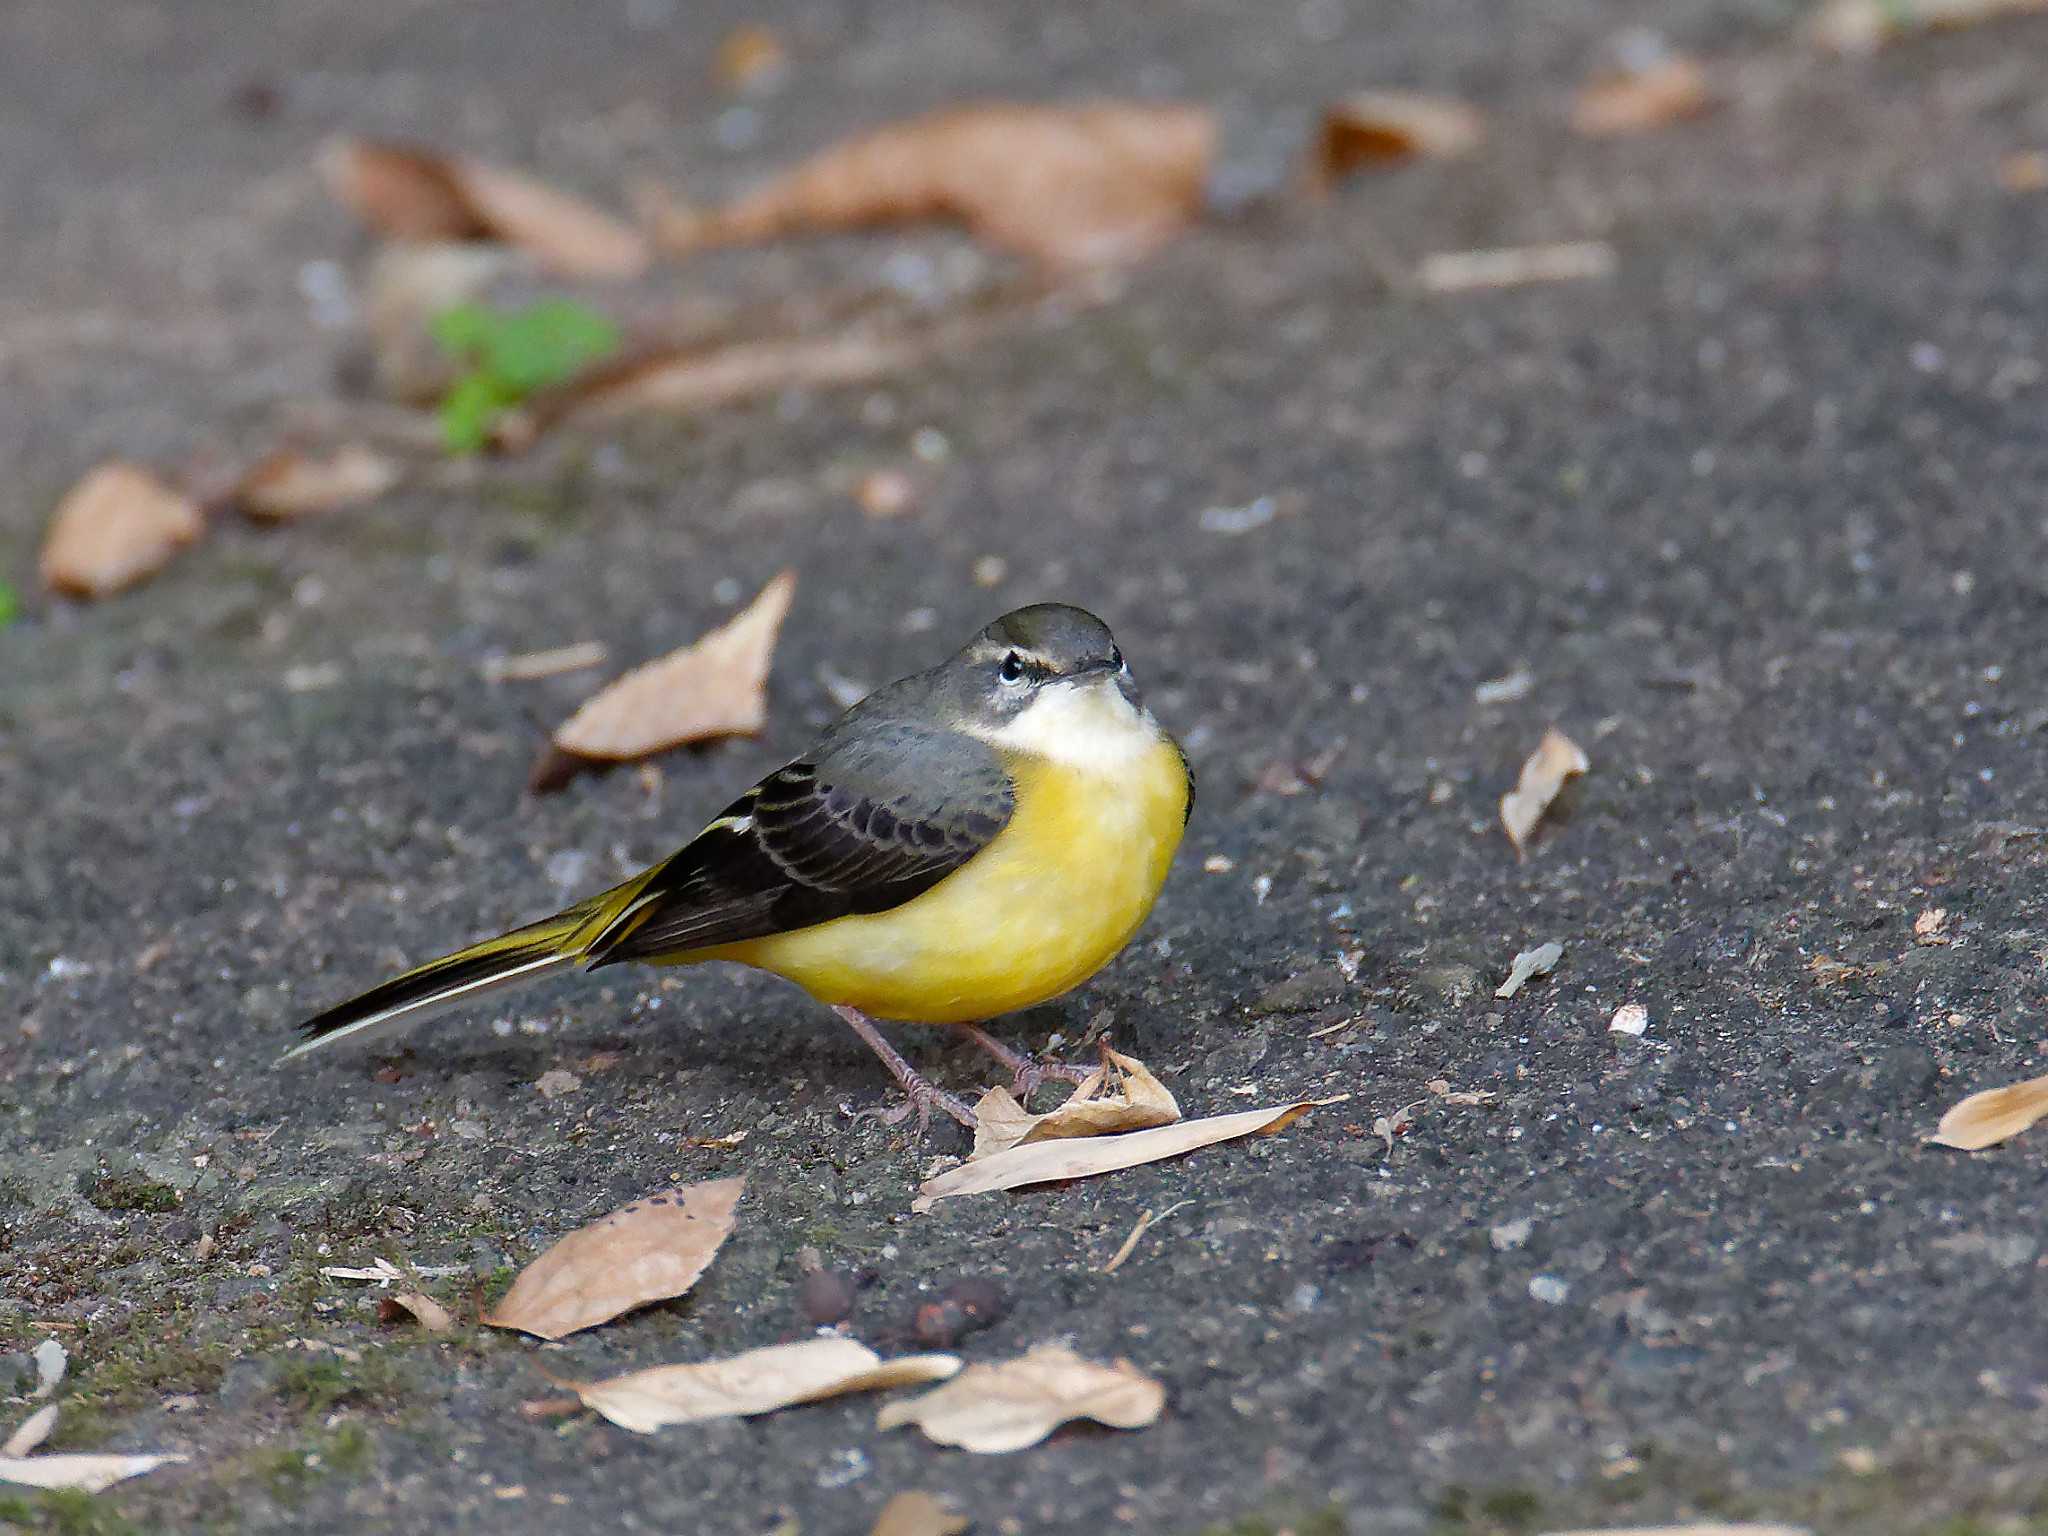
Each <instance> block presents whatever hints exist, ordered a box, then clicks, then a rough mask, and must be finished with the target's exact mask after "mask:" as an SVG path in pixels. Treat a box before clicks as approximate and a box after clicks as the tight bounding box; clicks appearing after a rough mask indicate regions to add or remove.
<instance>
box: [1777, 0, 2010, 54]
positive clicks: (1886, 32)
mask: <svg viewBox="0 0 2048 1536" xmlns="http://www.w3.org/2000/svg"><path fill="white" fill-rule="evenodd" d="M2043 10H2048V0H1829V3H1828V4H1826V5H1823V6H1821V7H1820V9H1819V10H1818V11H1816V12H1815V13H1814V17H1813V20H1812V22H1811V23H1810V34H1811V36H1812V38H1813V40H1814V41H1815V42H1817V43H1819V44H1820V45H1821V46H1822V47H1823V48H1831V49H1833V50H1835V51H1836V52H1837V53H1866V52H1868V51H1869V50H1871V49H1873V48H1876V47H1877V46H1879V45H1880V44H1882V43H1888V42H1891V41H1893V40H1894V39H1896V38H1900V37H1906V36H1910V35H1911V34H1912V33H1915V32H1931V31H1937V30H1942V31H1946V30H1949V29H1952V28H1955V27H1970V26H1975V25H1977V24H1978V23H1980V22H1986V21H1997V20H1999V19H2000V18H2002V17H2006V16H2024V15H2029V14H2032V13H2034V12H2037V11H2043Z"/></svg>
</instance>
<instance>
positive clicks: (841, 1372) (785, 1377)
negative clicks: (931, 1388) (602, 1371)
mask: <svg viewBox="0 0 2048 1536" xmlns="http://www.w3.org/2000/svg"><path fill="white" fill-rule="evenodd" d="M959 1369H960V1361H959V1359H958V1357H956V1356H953V1355H906V1356H902V1357H900V1358H898V1359H895V1360H884V1359H882V1357H881V1356H879V1355H877V1354H876V1353H875V1352H874V1351H873V1350H871V1349H869V1348H868V1347H867V1346H866V1345H865V1344H862V1343H860V1342H858V1341H857V1340H854V1339H847V1338H838V1337H828V1338H817V1339H805V1340H802V1341H801V1342H799V1343H795V1344H771V1345H769V1346H768V1347H767V1348H765V1349H751V1350H748V1351H746V1352H745V1353H743V1354H738V1355H731V1356H728V1357H726V1358H725V1359H722V1360H705V1361H701V1362H699V1363H697V1364H694V1365H658V1366H655V1367H653V1368H652V1369H650V1370H644V1371H631V1372H628V1373H627V1374H626V1375H624V1376H613V1377H609V1378H607V1379H606V1380H603V1381H566V1382H563V1383H562V1385H563V1386H565V1387H567V1388H568V1389H569V1390H570V1391H572V1392H574V1393H575V1394H576V1395H577V1396H578V1397H579V1398H581V1399H582V1400H583V1403H584V1406H585V1407H587V1408H591V1409H593V1410H595V1411H596V1412H598V1413H600V1414H602V1415H603V1416H604V1417H605V1418H607V1419H609V1420H610V1421H611V1422H612V1423H614V1424H616V1425H618V1426H619V1428H621V1429H630V1430H632V1431H633V1432H634V1433H635V1434H641V1435H651V1434H653V1433H654V1432H655V1431H656V1430H659V1429H664V1428H666V1427H668V1426H669V1425H672V1424H696V1423H701V1422H703V1421H704V1420H706V1419H728V1418H751V1417H753V1416H754V1415H756V1414H762V1413H772V1412H774V1411H775V1410H776V1409H778V1408H786V1407H789V1406H790V1405H792V1404H795V1403H808V1402H816V1401H817V1400H818V1399H820V1398H826V1397H837V1396H839V1395H840V1394H842V1393H847V1392H876V1391H883V1390H886V1389H888V1388H890V1387H904V1386H921V1385H924V1384H925V1383H927V1382H933V1381H943V1380H945V1379H946V1378H947V1377H949V1376H951V1375H952V1374H953V1373H954V1372H956V1371H958V1370H959Z"/></svg>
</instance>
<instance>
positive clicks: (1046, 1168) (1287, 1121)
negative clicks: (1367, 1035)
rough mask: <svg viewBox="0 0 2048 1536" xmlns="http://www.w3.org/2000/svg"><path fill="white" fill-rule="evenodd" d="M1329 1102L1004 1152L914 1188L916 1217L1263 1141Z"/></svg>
mask: <svg viewBox="0 0 2048 1536" xmlns="http://www.w3.org/2000/svg"><path fill="white" fill-rule="evenodd" d="M1335 1102H1336V1100H1333V1099H1303V1100H1300V1101H1299V1102H1297V1103H1293V1104H1282V1105H1278V1106H1275V1107H1274V1108H1271V1109H1247V1110H1243V1111H1241V1112H1240V1113H1238V1114H1234V1115H1213V1116H1210V1117H1209V1118H1207V1119H1202V1120H1182V1121H1180V1122H1178V1123H1176V1124H1174V1125H1161V1126H1155V1127H1153V1128H1152V1129H1151V1130H1146V1131H1126V1132H1125V1133H1123V1134H1122V1135H1120V1136H1091V1137H1086V1138H1083V1139H1080V1140H1063V1141H1039V1142H1033V1143H1031V1144H1030V1145H1028V1146H1013V1147H1011V1148H1010V1149H1009V1150H1008V1151H1005V1152H996V1153H992V1154H990V1155H989V1156H987V1157H979V1156H977V1157H976V1158H974V1159H973V1160H972V1161H970V1162H965V1163H962V1164H961V1165H960V1166H959V1167H957V1168H949V1169H948V1170H946V1172H944V1173H941V1174H938V1175H936V1176H935V1177H933V1178H929V1179H926V1180H925V1181H924V1183H922V1184H920V1185H919V1186H918V1190H917V1198H916V1199H915V1200H913V1201H911V1202H910V1208H911V1209H912V1210H914V1211H928V1210H930V1209H931V1208H932V1206H933V1205H934V1204H935V1203H936V1202H938V1201H940V1200H945V1199H949V1198H951V1197H952V1196H955V1195H979V1194H985V1193H987V1192H989V1191H991V1190H998V1189H1021V1188H1022V1187H1024V1186H1025V1185H1027V1184H1047V1183H1054V1182H1057V1181H1059V1180H1063V1179H1085V1178H1089V1177H1091V1176H1093V1175H1095V1174H1098V1173H1113V1172H1115V1171H1116V1170H1117V1169H1119V1168H1136V1167H1138V1166H1140V1165H1141V1164H1144V1163H1156V1162H1160V1161H1163V1160H1164V1159H1166V1158H1169V1157H1179V1156H1181V1155H1182V1154H1184V1153H1188V1152H1194V1151H1198V1150H1200V1149H1201V1148H1203V1147H1211V1146H1214V1145H1216V1143H1218V1142H1222V1141H1233V1140H1235V1139H1236V1138H1238V1137H1240V1136H1267V1135H1271V1134H1272V1133H1273V1132H1275V1131H1278V1130H1281V1129H1284V1128H1285V1127H1286V1126H1288V1125H1291V1124H1292V1123H1293V1122H1294V1121H1296V1120H1298V1119H1300V1118H1301V1117H1302V1116H1303V1115H1305V1114H1307V1113H1308V1112H1309V1111H1310V1110H1312V1109H1315V1108H1317V1107H1318V1106H1320V1105H1323V1104H1330V1103H1335Z"/></svg>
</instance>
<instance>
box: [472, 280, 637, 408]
mask: <svg viewBox="0 0 2048 1536" xmlns="http://www.w3.org/2000/svg"><path fill="white" fill-rule="evenodd" d="M499 318H500V322H501V323H500V325H499V327H498V330H497V332H496V334H495V335H494V336H492V338H491V340H490V342H489V343H488V344H487V345H486V347H485V350H484V366H485V367H487V368H489V369H490V370H491V371H492V372H494V373H496V374H497V375H498V376H499V377H500V378H502V379H503V380H504V381H505V382H506V383H507V384H509V385H511V386H512V387H513V388H514V389H516V390H518V391H519V393H520V394H521V395H522V396H524V395H528V394H531V393H532V392H533V391H534V390H536V389H545V388H546V387H547V386H548V385H550V384H559V383H561V382H562V381H563V380H564V379H567V378H569V377H571V376H572V375H573V374H575V372H576V371H577V370H578V369H579V368H581V367H583V366H584V365H585V364H587V363H592V362H595V361H596V360H597V359H599V358H601V357H604V356H606V355H607V354H609V353H611V352H615V351H617V350H618V346H619V328H618V326H616V325H614V324H613V323H612V319H611V317H610V316H609V315H604V314H600V313H599V312H598V311H596V310H594V309H592V308H590V307H589V306H588V305H584V304H577V303H574V302H573V301H571V300H568V299H542V300H540V301H539V302H538V303H534V304H529V305H527V306H526V308H524V309H516V310H513V311H512V312H511V313H510V314H507V315H503V316H501V317H499Z"/></svg>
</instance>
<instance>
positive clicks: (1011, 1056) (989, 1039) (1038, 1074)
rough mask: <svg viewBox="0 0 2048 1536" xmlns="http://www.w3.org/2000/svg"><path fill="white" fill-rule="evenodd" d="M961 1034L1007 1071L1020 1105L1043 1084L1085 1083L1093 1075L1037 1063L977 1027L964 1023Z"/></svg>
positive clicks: (1051, 1063) (1086, 1069)
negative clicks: (1056, 1082)
mask: <svg viewBox="0 0 2048 1536" xmlns="http://www.w3.org/2000/svg"><path fill="white" fill-rule="evenodd" d="M960 1028H961V1032H962V1033H963V1034H965V1035H966V1036H967V1038H968V1039H970V1040H972V1041H973V1042H974V1043H975V1044H976V1045H978V1046H980V1047H981V1048H982V1049H983V1050H984V1051H987V1052H988V1053H989V1055H991V1056H993V1057H995V1059H996V1060H997V1061H999V1062H1001V1063H1002V1064H1003V1065H1004V1066H1006V1067H1008V1068H1009V1069H1010V1074H1011V1080H1010V1092H1011V1093H1012V1094H1013V1095H1014V1096H1015V1097H1016V1100H1017V1102H1018V1103H1019V1104H1022V1103H1024V1102H1025V1101H1026V1100H1028V1099H1029V1098H1030V1097H1031V1095H1032V1094H1033V1093H1034V1092H1035V1091H1036V1090H1037V1089H1038V1087H1039V1085H1040V1084H1042V1083H1046V1082H1052V1081H1058V1082H1062V1083H1085V1082H1087V1081H1088V1079H1089V1078H1091V1077H1093V1076H1094V1075H1095V1070H1096V1069H1094V1068H1092V1067H1074V1066H1069V1065H1067V1064H1066V1063H1065V1062H1062V1061H1037V1060H1034V1059H1033V1058H1032V1057H1030V1056H1027V1055H1025V1054H1024V1052H1022V1051H1020V1050H1017V1049H1015V1048H1014V1047H1012V1046H1007V1045H1005V1044H1003V1042H1002V1041H1000V1040H998V1039H997V1038H996V1037H995V1036H994V1035H992V1034H990V1033H989V1032H988V1031H987V1030H985V1029H983V1028H982V1027H981V1026H980V1025H979V1024H963V1025H961V1026H960Z"/></svg>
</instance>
